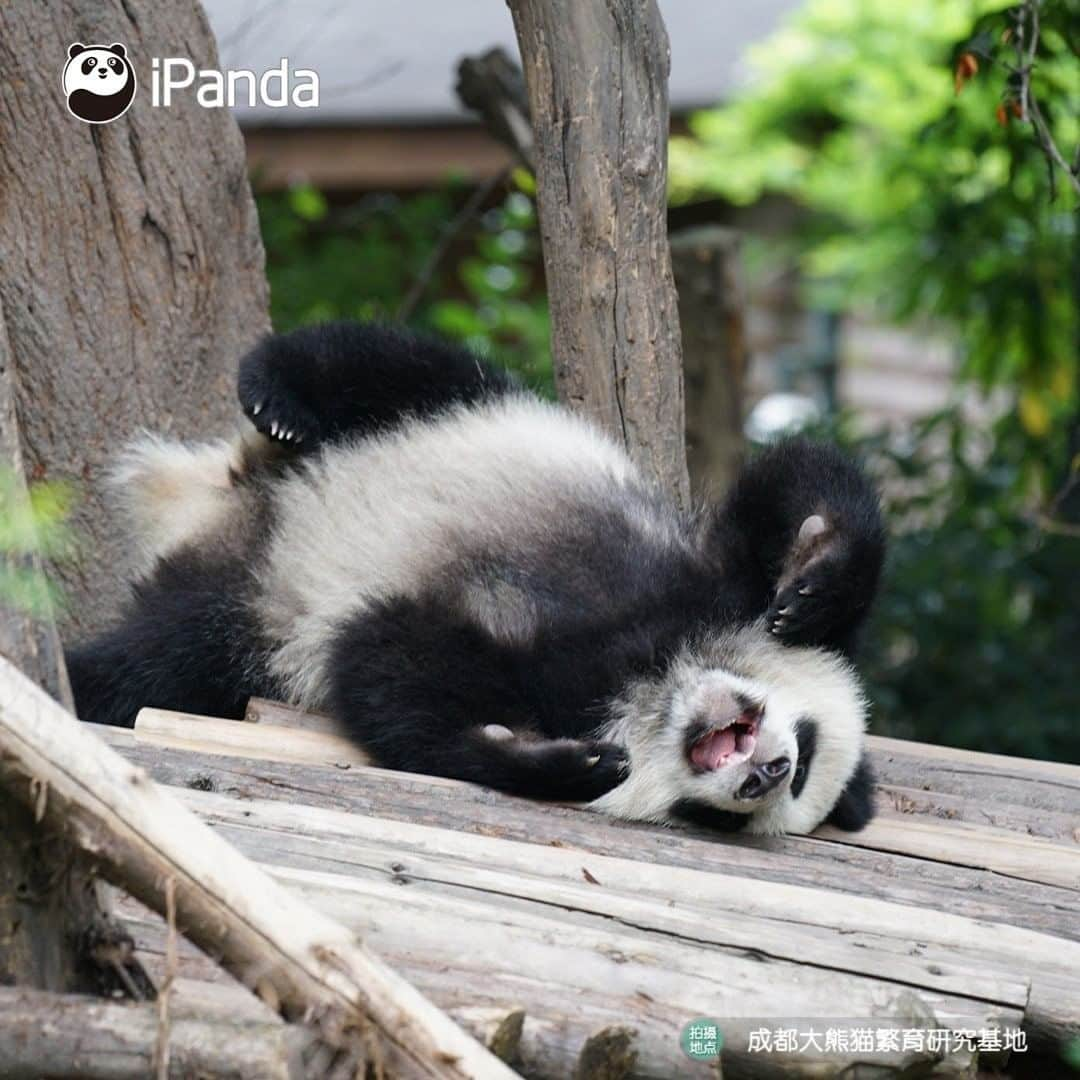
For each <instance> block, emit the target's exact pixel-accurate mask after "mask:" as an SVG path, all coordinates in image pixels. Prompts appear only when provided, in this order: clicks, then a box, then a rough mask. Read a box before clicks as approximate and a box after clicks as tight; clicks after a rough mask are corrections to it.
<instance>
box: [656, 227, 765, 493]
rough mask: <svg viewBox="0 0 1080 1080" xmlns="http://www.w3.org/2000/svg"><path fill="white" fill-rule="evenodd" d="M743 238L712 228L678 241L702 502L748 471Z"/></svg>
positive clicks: (689, 436) (696, 489) (675, 257)
mask: <svg viewBox="0 0 1080 1080" xmlns="http://www.w3.org/2000/svg"><path fill="white" fill-rule="evenodd" d="M740 256H741V244H740V238H739V234H738V233H736V232H734V231H733V230H731V229H724V228H720V227H719V226H710V227H704V228H697V229H684V230H683V231H682V232H680V233H677V234H676V235H674V236H672V238H671V262H672V266H673V268H674V271H675V284H676V286H677V287H678V290H679V323H680V324H681V326H682V350H683V378H684V379H685V382H686V463H687V466H688V467H689V469H690V487H691V490H692V492H693V495H694V498H695V499H698V500H705V499H717V498H719V497H721V496H722V495H723V494H724V493H725V492H726V491H727V490H728V488H729V487H730V486H731V484H732V483H733V481H734V480H735V477H736V475H737V474H738V472H739V469H740V468H741V466H742V461H743V451H744V443H745V440H744V438H743V384H744V382H745V380H746V370H747V358H746V327H745V319H746V310H745V309H746V304H745V299H744V296H743V288H742V281H741V276H742V275H741V272H740V265H739V263H740Z"/></svg>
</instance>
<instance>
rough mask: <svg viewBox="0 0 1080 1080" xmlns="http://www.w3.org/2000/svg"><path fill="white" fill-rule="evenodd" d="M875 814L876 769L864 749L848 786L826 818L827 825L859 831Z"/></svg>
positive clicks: (849, 830)
mask: <svg viewBox="0 0 1080 1080" xmlns="http://www.w3.org/2000/svg"><path fill="white" fill-rule="evenodd" d="M873 816H874V770H873V769H872V768H871V767H870V758H869V756H868V755H867V753H866V751H865V750H864V751H863V755H862V757H861V758H860V759H859V764H858V765H857V766H856V767H855V772H854V773H852V776H851V779H850V780H849V781H848V782H847V786H846V787H845V788H844V790H843V791H842V792H841V793H840V798H839V799H837V800H836V805H835V806H834V807H833V808H832V809H831V810H830V811H829V816H828V817H827V818H826V819H825V824H826V825H835V826H836V827H837V828H838V829H844V830H846V831H847V832H857V831H858V830H859V829H861V828H862V827H863V826H864V825H865V824H866V823H867V822H868V821H870V819H871V818H872V817H873Z"/></svg>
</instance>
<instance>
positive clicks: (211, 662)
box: [66, 551, 275, 727]
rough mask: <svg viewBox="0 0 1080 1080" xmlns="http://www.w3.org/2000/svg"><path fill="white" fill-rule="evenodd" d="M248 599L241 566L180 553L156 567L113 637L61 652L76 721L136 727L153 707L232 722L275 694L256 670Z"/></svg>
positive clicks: (255, 632) (258, 646)
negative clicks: (254, 700) (254, 701)
mask: <svg viewBox="0 0 1080 1080" xmlns="http://www.w3.org/2000/svg"><path fill="white" fill-rule="evenodd" d="M250 591H251V580H250V568H249V566H248V563H247V560H246V559H243V558H239V557H235V556H232V557H230V556H216V555H209V556H207V555H204V554H202V553H200V552H196V551H181V552H178V553H177V554H176V555H173V556H170V557H169V558H166V559H163V560H161V561H160V562H159V563H158V566H157V568H156V570H155V572H154V573H153V574H152V575H151V576H150V577H149V578H147V579H145V580H143V581H140V582H138V583H137V584H136V585H135V586H134V588H133V590H132V597H131V601H130V602H129V604H128V607H127V610H126V612H125V614H124V616H123V619H122V621H121V622H120V623H119V624H118V625H117V626H116V627H115V628H114V629H112V630H110V631H109V632H108V633H106V634H104V635H102V636H101V637H99V638H97V639H96V640H94V641H93V642H91V643H89V644H87V645H82V646H76V647H75V648H71V649H68V650H67V652H66V659H67V666H68V675H69V676H70V678H71V689H72V692H73V694H74V696H75V704H76V707H77V709H78V713H79V716H80V717H81V718H82V719H83V720H89V721H92V722H93V723H97V724H115V725H117V726H120V727H132V726H134V724H135V717H136V715H137V713H138V711H139V709H141V708H143V707H144V706H152V707H154V708H159V709H175V710H178V711H181V712H191V713H197V714H201V715H205V716H221V717H226V718H229V717H232V718H238V717H241V716H243V713H244V708H245V706H246V704H247V700H248V698H249V697H252V696H260V697H273V696H275V694H274V687H273V684H272V683H271V681H270V680H269V678H268V677H267V675H266V674H265V672H260V669H259V664H258V657H259V656H261V655H262V652H263V649H264V642H263V641H262V639H261V637H260V634H259V629H258V625H257V623H256V621H255V619H254V617H253V615H252V612H251V610H250V608H249V606H248V603H247V601H248V598H249V596H250Z"/></svg>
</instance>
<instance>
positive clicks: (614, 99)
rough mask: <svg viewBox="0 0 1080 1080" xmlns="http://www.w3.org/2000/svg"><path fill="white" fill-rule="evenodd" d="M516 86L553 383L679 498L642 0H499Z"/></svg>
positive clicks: (679, 409) (658, 38)
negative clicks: (529, 144) (521, 86)
mask: <svg viewBox="0 0 1080 1080" xmlns="http://www.w3.org/2000/svg"><path fill="white" fill-rule="evenodd" d="M510 10H511V13H512V14H513V17H514V26H515V29H516V32H517V39H518V45H519V46H520V49H521V56H522V60H523V64H524V71H525V81H526V85H527V87H528V93H529V113H530V116H531V119H532V127H533V134H534V136H535V145H536V185H537V199H538V204H539V214H540V231H541V240H542V245H543V253H544V271H545V275H546V280H547V289H548V297H549V300H550V304H551V321H552V355H553V359H554V366H555V385H556V388H557V390H558V393H559V398H560V400H562V401H563V402H564V403H565V404H567V405H569V406H570V407H572V408H574V409H578V410H580V411H581V412H583V413H585V414H587V415H588V416H590V417H591V418H592V419H593V420H594V421H596V422H597V423H599V424H600V425H601V426H602V427H604V428H605V429H606V430H607V431H609V432H610V433H611V434H612V435H614V437H615V438H617V439H619V440H620V441H621V442H622V443H623V444H624V445H625V446H626V448H627V450H628V452H629V454H630V456H631V457H632V458H633V459H634V461H636V462H637V463H638V465H639V466H640V467H641V468H642V470H643V471H644V472H645V474H646V475H647V476H648V477H650V478H651V479H652V480H653V481H654V482H655V483H657V484H659V485H660V486H661V487H662V488H664V489H665V490H667V491H668V492H670V493H671V494H672V495H673V496H674V497H675V499H676V500H677V501H679V502H680V503H681V504H683V505H686V504H687V503H688V502H689V480H688V477H687V471H686V453H685V446H684V434H683V433H684V416H683V386H682V356H681V347H680V337H679V313H678V305H677V300H676V295H675V283H674V280H673V278H672V271H671V255H670V251H669V249H668V242H667V201H666V195H667V134H668V99H667V78H668V69H669V62H670V57H669V51H668V41H667V33H666V31H665V29H664V24H663V21H662V19H661V18H660V13H659V10H658V9H657V5H656V2H655V0H510Z"/></svg>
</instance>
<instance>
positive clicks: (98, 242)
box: [0, 0, 269, 634]
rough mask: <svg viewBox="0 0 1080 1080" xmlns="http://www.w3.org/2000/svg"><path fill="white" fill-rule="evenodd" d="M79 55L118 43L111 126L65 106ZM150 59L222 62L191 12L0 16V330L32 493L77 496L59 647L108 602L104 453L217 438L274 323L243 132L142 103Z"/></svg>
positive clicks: (144, 5)
mask: <svg viewBox="0 0 1080 1080" xmlns="http://www.w3.org/2000/svg"><path fill="white" fill-rule="evenodd" d="M74 41H81V42H83V43H86V44H92V43H93V44H97V43H103V44H108V43H111V42H122V43H123V44H124V45H125V46H126V48H127V51H128V56H129V58H130V60H131V62H132V64H133V65H134V68H135V71H136V74H137V78H138V89H137V91H136V94H135V99H134V102H133V103H132V105H131V108H130V109H129V110H128V111H127V113H125V114H124V115H123V116H121V117H120V118H118V119H116V120H114V121H113V122H111V123H103V124H88V123H84V122H82V121H80V120H78V119H76V117H75V116H73V115H72V114H71V113H70V112H69V111H68V109H67V106H66V102H65V97H64V94H63V93H62V90H61V78H60V76H61V71H62V69H63V65H64V62H65V61H66V59H67V57H66V51H67V46H68V44H69V43H71V42H74ZM154 56H187V57H190V59H191V60H192V62H193V63H194V64H195V66H196V67H197V68H207V67H210V68H216V67H217V66H218V59H217V50H216V46H215V44H214V40H213V37H212V36H211V33H210V29H209V26H208V25H207V22H206V19H205V16H204V15H203V12H202V10H201V8H200V7H199V5H198V3H196V2H194V0H176V2H173V3H169V4H161V3H155V2H154V0H46V2H33V3H32V2H31V0H14V2H11V3H6V4H0V65H2V68H3V71H4V73H5V74H4V77H3V79H0V316H2V321H3V322H5V323H6V326H7V341H8V348H9V357H8V366H9V368H10V370H11V373H12V376H13V386H14V411H15V414H16V417H17V420H18V436H17V438H18V441H19V444H20V447H21V452H22V455H23V458H24V460H25V463H26V472H27V479H28V480H29V481H31V482H33V481H35V480H38V479H41V478H44V477H66V478H74V479H76V480H77V481H80V482H81V490H80V500H79V505H78V509H77V511H76V514H75V522H74V523H75V525H76V527H77V530H78V534H79V538H80V541H81V544H80V558H79V559H78V560H77V561H76V562H73V563H71V564H65V565H62V566H58V567H56V568H55V572H56V573H57V574H58V575H59V577H60V578H61V579H62V583H63V585H64V586H65V589H66V592H67V595H68V599H69V612H68V615H67V616H66V617H65V618H66V621H65V623H64V626H63V629H64V630H65V633H67V632H77V633H79V634H85V633H87V632H89V631H91V630H93V629H96V628H98V627H100V626H101V625H102V623H103V622H104V621H106V620H107V619H108V617H109V615H110V613H111V611H112V610H113V609H114V607H115V604H116V602H117V600H118V598H119V597H120V596H121V595H122V589H123V582H124V580H125V577H126V567H125V561H126V560H125V558H124V543H123V539H124V538H123V537H122V536H121V535H120V530H119V528H118V526H117V524H116V522H115V521H114V520H112V519H111V517H110V516H109V515H108V514H107V513H106V510H105V507H104V506H103V504H102V495H101V489H100V484H99V480H100V477H101V473H102V468H103V465H104V464H105V463H106V461H107V459H108V458H109V456H110V455H111V454H112V453H113V452H115V450H116V448H117V447H118V445H119V444H121V443H122V442H123V441H124V440H125V439H126V438H128V437H129V436H130V435H131V434H132V433H134V432H135V431H136V430H137V429H138V428H140V427H146V428H149V429H151V430H156V431H168V432H170V433H172V434H178V435H193V434H198V435H205V434H207V433H215V432H224V431H226V430H227V429H228V426H229V422H230V416H232V415H233V408H234V406H233V392H232V376H233V370H234V366H235V363H236V359H237V357H238V355H239V354H240V353H241V352H242V351H243V350H244V349H245V348H247V347H248V346H249V345H251V343H252V342H253V341H255V339H256V338H258V337H259V335H261V334H262V333H264V332H265V331H266V330H267V329H268V328H269V320H268V315H267V287H266V282H265V278H264V275H263V252H262V245H261V242H260V239H259V233H258V225H257V219H256V215H255V209H254V204H253V201H252V197H251V191H250V188H249V186H248V181H247V175H246V169H245V159H244V151H243V145H242V141H241V137H240V133H239V130H238V129H237V126H236V123H235V121H234V120H233V119H232V117H231V115H230V114H229V111H228V110H227V109H204V108H202V107H201V106H199V105H198V104H197V103H196V101H195V98H194V94H193V93H192V92H189V91H181V92H179V94H176V95H174V97H173V103H172V105H171V107H169V108H163V107H161V108H152V107H151V95H150V82H151V79H150V70H151V58H152V57H154Z"/></svg>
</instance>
